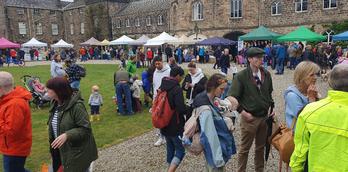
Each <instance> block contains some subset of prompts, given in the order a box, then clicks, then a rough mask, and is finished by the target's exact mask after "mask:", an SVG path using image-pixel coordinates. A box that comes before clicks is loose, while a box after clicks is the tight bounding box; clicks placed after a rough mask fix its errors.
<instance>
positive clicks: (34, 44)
mask: <svg viewBox="0 0 348 172" xmlns="http://www.w3.org/2000/svg"><path fill="white" fill-rule="evenodd" d="M22 47H47V43H44V42H40V41H38V40H37V39H35V38H31V40H30V41H28V42H26V43H24V44H22Z"/></svg>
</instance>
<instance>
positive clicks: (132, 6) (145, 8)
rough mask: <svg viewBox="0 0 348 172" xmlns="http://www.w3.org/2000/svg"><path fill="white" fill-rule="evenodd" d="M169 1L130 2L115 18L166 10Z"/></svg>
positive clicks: (140, 0)
mask: <svg viewBox="0 0 348 172" xmlns="http://www.w3.org/2000/svg"><path fill="white" fill-rule="evenodd" d="M170 3H171V0H132V1H131V2H130V3H129V4H128V5H127V6H126V7H124V8H123V9H122V10H120V12H118V13H117V14H115V15H117V16H122V15H130V14H134V13H142V14H146V12H150V11H157V10H167V9H169V8H170Z"/></svg>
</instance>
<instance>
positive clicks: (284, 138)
mask: <svg viewBox="0 0 348 172" xmlns="http://www.w3.org/2000/svg"><path fill="white" fill-rule="evenodd" d="M296 120H297V118H294V119H293V121H292V124H291V128H288V127H286V125H284V124H280V127H279V128H278V129H277V130H276V132H274V134H273V135H272V137H271V144H272V145H273V146H274V147H275V148H276V149H277V150H278V152H279V156H280V159H279V172H281V169H282V162H285V163H286V164H287V167H289V163H290V158H291V155H292V153H293V151H294V148H295V144H294V132H293V129H294V126H295V123H296ZM286 171H288V168H287V170H286Z"/></svg>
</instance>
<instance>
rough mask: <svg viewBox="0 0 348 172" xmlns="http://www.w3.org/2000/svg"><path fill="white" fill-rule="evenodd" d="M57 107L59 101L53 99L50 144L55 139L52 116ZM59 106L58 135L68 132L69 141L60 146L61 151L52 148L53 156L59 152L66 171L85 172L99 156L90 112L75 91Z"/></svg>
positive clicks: (50, 119) (50, 118)
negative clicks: (89, 116) (90, 120)
mask: <svg viewBox="0 0 348 172" xmlns="http://www.w3.org/2000/svg"><path fill="white" fill-rule="evenodd" d="M56 107H57V102H55V101H53V106H52V108H51V110H50V117H49V121H48V124H49V125H48V126H49V142H50V145H51V144H52V142H53V141H54V136H53V129H52V118H53V114H54V113H55V109H56ZM58 108H59V109H58V134H57V135H58V136H59V135H61V134H63V133H66V135H67V141H66V142H65V143H64V144H63V145H62V146H61V147H60V148H59V151H57V150H54V149H53V148H50V151H51V154H52V157H54V156H53V154H54V153H57V152H59V156H60V161H61V164H62V166H63V167H64V172H85V171H86V169H88V167H89V166H90V164H91V162H92V161H94V160H96V159H97V158H98V152H97V146H96V143H95V140H94V136H93V133H92V128H91V124H90V122H89V120H88V112H87V110H86V108H85V105H84V104H83V100H82V98H81V96H80V93H79V92H77V93H74V94H73V95H72V97H71V98H70V100H69V101H67V102H66V103H64V104H63V105H62V106H61V107H58ZM56 155H57V154H56ZM53 161H55V160H54V159H53ZM58 161H59V160H58ZM53 163H57V162H53Z"/></svg>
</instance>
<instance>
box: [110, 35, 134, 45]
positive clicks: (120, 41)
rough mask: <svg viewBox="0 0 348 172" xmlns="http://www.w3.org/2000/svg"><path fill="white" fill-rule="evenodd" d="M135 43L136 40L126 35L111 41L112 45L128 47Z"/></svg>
mask: <svg viewBox="0 0 348 172" xmlns="http://www.w3.org/2000/svg"><path fill="white" fill-rule="evenodd" d="M133 41H134V39H132V38H130V37H128V36H126V35H123V36H121V37H120V38H118V39H116V40H113V41H111V42H110V45H128V44H130V43H131V42H133Z"/></svg>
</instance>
